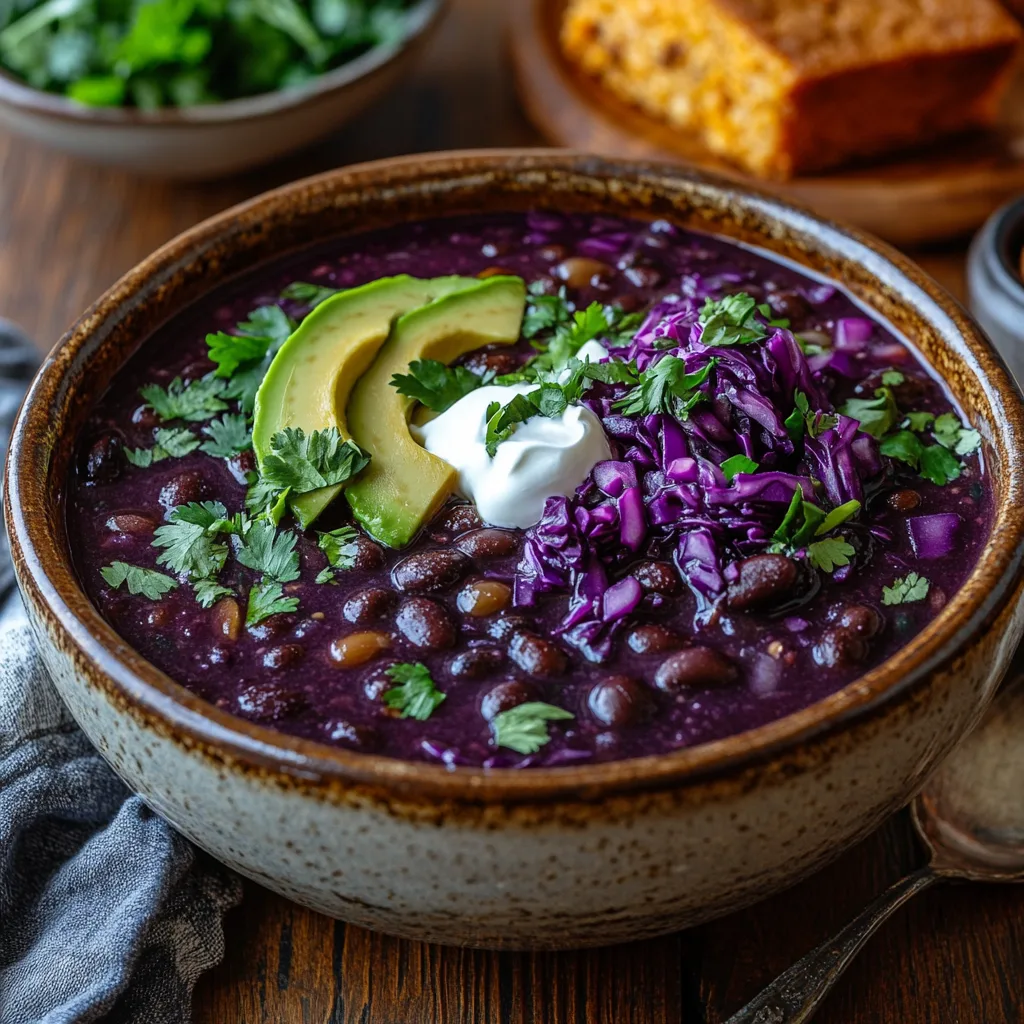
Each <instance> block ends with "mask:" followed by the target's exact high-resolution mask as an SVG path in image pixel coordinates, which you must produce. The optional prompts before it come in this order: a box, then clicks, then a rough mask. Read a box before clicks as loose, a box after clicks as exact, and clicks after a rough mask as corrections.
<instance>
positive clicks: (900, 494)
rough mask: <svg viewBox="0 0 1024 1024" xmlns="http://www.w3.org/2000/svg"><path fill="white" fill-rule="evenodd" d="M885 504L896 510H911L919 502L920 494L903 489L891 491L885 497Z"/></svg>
mask: <svg viewBox="0 0 1024 1024" xmlns="http://www.w3.org/2000/svg"><path fill="white" fill-rule="evenodd" d="M885 502H886V504H887V505H888V506H889V508H891V509H894V510H895V511H896V512H913V511H914V509H915V508H917V506H918V505H920V504H921V495H920V494H918V493H917V491H912V490H909V489H907V490H903V491H893V493H892V494H890V495H889V497H888V498H886V499H885Z"/></svg>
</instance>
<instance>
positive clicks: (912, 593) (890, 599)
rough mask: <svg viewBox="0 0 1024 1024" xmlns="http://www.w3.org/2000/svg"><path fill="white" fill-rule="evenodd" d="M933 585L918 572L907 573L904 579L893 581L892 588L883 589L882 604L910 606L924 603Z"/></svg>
mask: <svg viewBox="0 0 1024 1024" xmlns="http://www.w3.org/2000/svg"><path fill="white" fill-rule="evenodd" d="M930 589H931V583H930V581H929V580H928V579H926V578H925V577H924V576H919V575H918V574H917V573H916V572H910V573H907V575H906V576H904V577H903V578H902V579H897V580H894V581H893V584H892V586H891V587H882V604H886V605H892V604H910V603H911V602H913V601H923V600H924V599H925V598H926V597H927V596H928V591H929V590H930Z"/></svg>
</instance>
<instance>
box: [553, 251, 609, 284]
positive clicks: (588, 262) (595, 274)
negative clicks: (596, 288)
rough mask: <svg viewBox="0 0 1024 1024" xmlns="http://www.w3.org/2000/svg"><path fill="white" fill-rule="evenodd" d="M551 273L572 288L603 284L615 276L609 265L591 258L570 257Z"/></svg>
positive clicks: (556, 266) (557, 265)
mask: <svg viewBox="0 0 1024 1024" xmlns="http://www.w3.org/2000/svg"><path fill="white" fill-rule="evenodd" d="M551 273H552V274H554V276H555V277H557V278H558V280H559V281H564V282H565V283H566V284H567V285H568V286H569V287H570V288H586V287H587V285H597V284H603V283H604V282H605V281H607V280H608V279H609V278H611V277H613V276H614V275H615V271H614V270H613V269H612V268H611V267H609V266H608V264H607V263H602V262H601V261H600V260H593V259H591V258H590V257H589V256H570V257H569V258H568V259H564V260H562V262H561V263H558V264H556V265H555V267H554V268H553V269H552V271H551Z"/></svg>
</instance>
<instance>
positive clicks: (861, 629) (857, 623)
mask: <svg viewBox="0 0 1024 1024" xmlns="http://www.w3.org/2000/svg"><path fill="white" fill-rule="evenodd" d="M839 625H840V626H841V627H842V628H844V629H850V630H853V632H854V633H856V634H857V635H858V636H863V637H868V638H869V639H870V638H871V637H873V636H875V635H876V634H877V633H880V632H881V630H882V626H883V619H882V616H881V615H880V614H879V613H878V612H877V611H875V609H874V608H872V607H870V606H869V605H866V604H849V605H846V606H845V607H843V608H842V609H840V612H839Z"/></svg>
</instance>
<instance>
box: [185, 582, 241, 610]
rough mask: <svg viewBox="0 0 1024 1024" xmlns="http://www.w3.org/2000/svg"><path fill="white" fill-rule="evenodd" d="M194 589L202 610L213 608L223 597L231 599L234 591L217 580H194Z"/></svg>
mask: <svg viewBox="0 0 1024 1024" xmlns="http://www.w3.org/2000/svg"><path fill="white" fill-rule="evenodd" d="M192 589H193V590H194V591H195V595H196V601H197V603H198V604H199V606H200V607H201V608H212V607H213V606H214V605H215V604H216V603H217V602H218V601H219V600H220V599H221V598H222V597H231V596H233V594H234V591H232V589H231V588H230V587H225V586H223V585H222V584H220V583H218V582H217V581H216V580H193V581H192Z"/></svg>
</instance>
